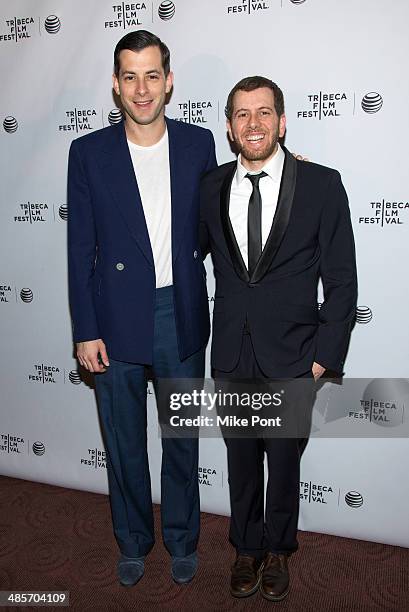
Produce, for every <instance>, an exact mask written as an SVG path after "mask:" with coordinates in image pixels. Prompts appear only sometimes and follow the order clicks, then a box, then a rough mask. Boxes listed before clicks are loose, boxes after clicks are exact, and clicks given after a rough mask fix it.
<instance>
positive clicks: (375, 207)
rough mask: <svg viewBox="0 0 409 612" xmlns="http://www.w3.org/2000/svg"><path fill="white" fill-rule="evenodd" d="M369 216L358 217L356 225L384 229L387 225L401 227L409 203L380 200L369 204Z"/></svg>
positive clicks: (408, 209) (408, 208)
mask: <svg viewBox="0 0 409 612" xmlns="http://www.w3.org/2000/svg"><path fill="white" fill-rule="evenodd" d="M369 209H370V212H369V215H368V216H367V217H359V218H358V223H361V224H369V225H377V226H378V227H386V226H387V225H403V224H404V222H405V221H404V219H405V217H406V216H407V214H408V211H409V202H408V201H406V202H405V200H400V201H398V200H395V201H392V200H388V199H385V198H382V199H380V198H379V200H375V201H373V202H370V203H369Z"/></svg>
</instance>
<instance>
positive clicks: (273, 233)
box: [251, 147, 297, 283]
mask: <svg viewBox="0 0 409 612" xmlns="http://www.w3.org/2000/svg"><path fill="white" fill-rule="evenodd" d="M283 148H284V147H283ZM284 152H285V160H284V167H283V173H282V176H281V184H280V192H279V195H278V201H277V208H276V212H275V215H274V219H273V223H272V226H271V230H270V233H269V235H268V238H267V242H266V244H265V246H264V249H263V252H262V253H261V257H260V259H259V260H258V262H257V265H256V267H255V269H254V272H253V274H252V277H251V282H252V283H258V282H259V281H260V280H261V279H262V278H263V276H264V275H265V273H266V272H267V270H268V268H269V267H270V265H271V262H272V261H273V259H274V257H275V255H276V253H277V251H278V248H279V246H280V244H281V241H282V239H283V237H284V234H285V231H286V229H287V226H288V222H289V220H290V214H291V209H292V206H293V199H294V192H295V185H296V181H297V162H296V160H295V159H294V157H293V155H291V153H289V152H288V151H287V149H285V148H284Z"/></svg>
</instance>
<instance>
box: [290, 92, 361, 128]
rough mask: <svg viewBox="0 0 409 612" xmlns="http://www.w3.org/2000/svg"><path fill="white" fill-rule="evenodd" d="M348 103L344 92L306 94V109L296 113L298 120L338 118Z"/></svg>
mask: <svg viewBox="0 0 409 612" xmlns="http://www.w3.org/2000/svg"><path fill="white" fill-rule="evenodd" d="M348 103H349V98H348V96H347V94H346V93H345V92H344V91H337V92H324V91H319V92H318V93H312V94H307V102H306V108H303V109H301V110H299V111H297V118H298V119H319V120H320V121H321V119H323V118H325V117H340V116H341V115H342V114H343V112H344V109H345V108H346V107H347V105H348Z"/></svg>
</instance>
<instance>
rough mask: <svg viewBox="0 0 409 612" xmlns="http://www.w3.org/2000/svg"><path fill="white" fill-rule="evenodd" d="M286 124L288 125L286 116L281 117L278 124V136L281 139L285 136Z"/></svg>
mask: <svg viewBox="0 0 409 612" xmlns="http://www.w3.org/2000/svg"><path fill="white" fill-rule="evenodd" d="M286 124H287V120H286V118H285V115H281V117H280V120H279V124H278V129H279V131H278V134H279V137H280V138H282V137H283V136H284V134H285V127H286Z"/></svg>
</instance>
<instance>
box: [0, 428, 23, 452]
mask: <svg viewBox="0 0 409 612" xmlns="http://www.w3.org/2000/svg"><path fill="white" fill-rule="evenodd" d="M24 444H25V442H24V438H23V437H21V436H15V435H11V434H8V433H0V451H3V452H4V453H17V454H18V455H21V453H22V452H23V450H24Z"/></svg>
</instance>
